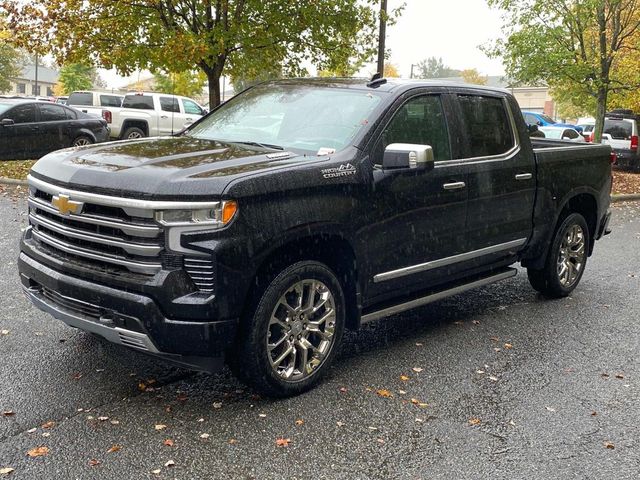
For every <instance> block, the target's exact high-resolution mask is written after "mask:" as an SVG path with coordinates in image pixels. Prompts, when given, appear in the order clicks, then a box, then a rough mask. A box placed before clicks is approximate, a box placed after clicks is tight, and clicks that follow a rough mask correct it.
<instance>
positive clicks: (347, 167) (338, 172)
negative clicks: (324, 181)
mask: <svg viewBox="0 0 640 480" xmlns="http://www.w3.org/2000/svg"><path fill="white" fill-rule="evenodd" d="M356 171H357V169H356V167H354V166H353V165H351V164H350V163H346V164H344V163H343V164H342V165H340V166H339V167H335V168H325V169H324V170H320V173H322V176H323V177H324V178H338V177H348V176H349V175H355V173H356Z"/></svg>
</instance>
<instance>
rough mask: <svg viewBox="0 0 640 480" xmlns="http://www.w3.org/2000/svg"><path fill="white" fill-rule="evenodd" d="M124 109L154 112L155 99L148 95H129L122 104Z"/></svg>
mask: <svg viewBox="0 0 640 480" xmlns="http://www.w3.org/2000/svg"><path fill="white" fill-rule="evenodd" d="M122 108H136V109H138V110H153V97H150V96H148V95H127V96H126V97H124V100H123V102H122Z"/></svg>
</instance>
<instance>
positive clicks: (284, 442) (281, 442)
mask: <svg viewBox="0 0 640 480" xmlns="http://www.w3.org/2000/svg"><path fill="white" fill-rule="evenodd" d="M289 443H291V439H289V438H276V445H277V446H278V447H288V446H289Z"/></svg>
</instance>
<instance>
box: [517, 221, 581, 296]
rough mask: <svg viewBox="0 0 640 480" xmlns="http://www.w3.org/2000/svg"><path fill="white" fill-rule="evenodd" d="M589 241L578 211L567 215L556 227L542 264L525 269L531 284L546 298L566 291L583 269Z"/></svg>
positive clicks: (563, 294) (577, 279)
mask: <svg viewBox="0 0 640 480" xmlns="http://www.w3.org/2000/svg"><path fill="white" fill-rule="evenodd" d="M590 241H591V239H590V237H589V227H588V226H587V222H586V221H585V219H584V217H583V216H582V215H580V214H579V213H571V214H569V215H567V216H566V217H565V218H564V219H563V220H562V221H561V222H560V225H559V226H558V228H557V229H556V233H555V235H554V237H553V241H552V242H551V247H550V248H549V253H548V254H547V259H546V261H545V266H544V268H543V269H542V270H534V269H531V268H529V269H527V275H528V277H529V283H531V286H532V287H533V288H534V289H536V290H537V291H538V292H540V293H542V294H543V295H544V296H546V297H549V298H562V297H566V296H567V295H569V294H570V293H571V292H572V291H573V290H574V289H575V288H576V287H577V286H578V284H579V283H580V279H581V278H582V274H583V273H584V269H585V267H586V265H587V257H588V254H587V252H588V250H589V244H590V243H589V242H590Z"/></svg>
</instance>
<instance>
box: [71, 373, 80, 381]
mask: <svg viewBox="0 0 640 480" xmlns="http://www.w3.org/2000/svg"><path fill="white" fill-rule="evenodd" d="M81 378H82V374H81V373H74V374H73V379H74V380H80V379H81Z"/></svg>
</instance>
